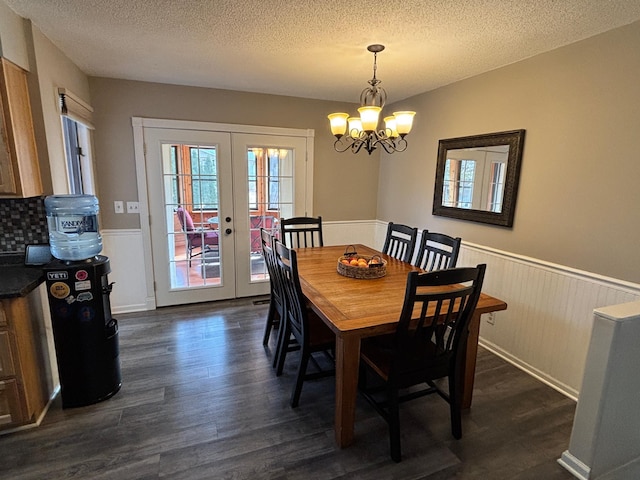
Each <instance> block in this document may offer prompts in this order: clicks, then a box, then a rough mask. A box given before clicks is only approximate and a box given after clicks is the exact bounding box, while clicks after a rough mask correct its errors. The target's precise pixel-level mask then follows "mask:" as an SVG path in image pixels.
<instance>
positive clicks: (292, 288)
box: [274, 239, 336, 408]
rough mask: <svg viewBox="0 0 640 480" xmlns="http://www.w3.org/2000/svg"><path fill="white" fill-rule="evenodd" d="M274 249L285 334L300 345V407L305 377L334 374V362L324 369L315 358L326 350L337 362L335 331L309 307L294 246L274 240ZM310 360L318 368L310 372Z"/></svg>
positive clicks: (294, 396)
mask: <svg viewBox="0 0 640 480" xmlns="http://www.w3.org/2000/svg"><path fill="white" fill-rule="evenodd" d="M274 252H275V257H276V263H277V265H278V269H279V274H280V276H281V279H282V285H283V289H284V296H285V305H286V307H285V309H284V312H285V321H284V322H283V325H282V326H281V328H282V331H283V335H286V336H285V337H284V338H288V337H289V335H291V336H293V337H294V338H295V339H296V341H297V342H298V344H299V345H300V359H299V363H298V372H297V375H296V382H295V385H294V388H293V392H292V393H291V406H292V407H294V408H295V407H297V406H298V403H299V401H300V394H301V392H302V384H303V383H304V381H305V380H312V379H316V378H322V377H327V376H330V375H335V364H334V365H333V366H332V368H331V369H322V368H321V367H320V365H319V363H318V362H317V361H316V360H315V359H314V358H313V354H314V353H318V352H323V353H325V355H326V356H327V357H328V358H329V359H330V361H331V363H333V362H334V359H333V356H332V355H331V353H330V352H335V342H336V337H335V334H334V333H333V332H332V331H331V329H329V327H327V325H326V324H325V323H324V322H323V321H322V320H321V319H320V318H319V317H318V316H317V315H316V314H315V313H314V312H313V311H312V310H311V309H308V308H307V307H306V299H305V297H304V294H303V293H302V288H301V287H300V278H299V276H298V260H297V255H296V252H295V250H293V249H290V248H287V247H286V246H285V245H284V244H283V243H282V242H280V241H279V240H277V239H276V240H274ZM309 361H312V363H314V365H315V367H316V371H314V372H311V373H309V372H307V370H308V366H309Z"/></svg>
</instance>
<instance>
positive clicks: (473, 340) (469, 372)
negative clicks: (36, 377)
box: [462, 313, 480, 409]
mask: <svg viewBox="0 0 640 480" xmlns="http://www.w3.org/2000/svg"><path fill="white" fill-rule="evenodd" d="M479 335H480V314H478V313H474V314H473V317H472V318H471V323H470V324H469V337H468V338H467V358H466V362H465V366H464V374H463V378H464V387H463V389H462V408H463V409H466V408H471V400H472V398H473V382H474V380H475V376H476V357H477V355H478V337H479Z"/></svg>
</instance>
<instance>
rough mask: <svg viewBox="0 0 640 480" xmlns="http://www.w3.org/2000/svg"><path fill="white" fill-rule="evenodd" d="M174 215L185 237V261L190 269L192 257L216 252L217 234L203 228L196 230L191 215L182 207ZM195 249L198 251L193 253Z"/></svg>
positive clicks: (217, 246)
mask: <svg viewBox="0 0 640 480" xmlns="http://www.w3.org/2000/svg"><path fill="white" fill-rule="evenodd" d="M176 215H177V217H178V221H179V222H180V226H181V227H182V231H183V232H185V233H186V235H187V260H188V261H189V267H191V259H192V258H193V257H197V256H199V255H203V254H204V253H206V252H209V251H217V250H218V248H219V245H218V240H219V239H218V232H216V231H215V230H208V229H205V228H196V227H195V224H194V223H193V218H192V217H191V214H190V213H189V212H188V211H187V210H186V209H185V208H183V207H178V208H177V209H176ZM196 248H199V249H200V251H199V252H196V253H194V249H196Z"/></svg>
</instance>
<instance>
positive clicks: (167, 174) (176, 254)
mask: <svg viewBox="0 0 640 480" xmlns="http://www.w3.org/2000/svg"><path fill="white" fill-rule="evenodd" d="M162 151H163V176H164V198H165V215H166V218H165V221H166V223H167V232H169V238H168V242H167V244H168V249H169V250H168V254H169V277H170V279H169V280H170V281H169V285H170V288H171V289H185V288H200V287H204V286H212V285H221V284H222V280H223V279H222V275H221V268H220V267H221V265H220V246H219V242H218V239H219V223H218V205H219V196H218V164H217V148H216V147H215V146H208V145H206V146H204V145H185V144H166V145H163V148H162Z"/></svg>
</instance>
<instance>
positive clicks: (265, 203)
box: [247, 146, 293, 282]
mask: <svg viewBox="0 0 640 480" xmlns="http://www.w3.org/2000/svg"><path fill="white" fill-rule="evenodd" d="M247 162H248V163H247V167H248V170H247V171H248V179H247V181H248V192H249V202H248V203H249V212H248V213H249V234H250V236H251V238H250V245H251V248H250V253H249V254H250V256H251V258H250V265H251V281H252V282H258V281H264V280H265V279H266V278H268V273H267V269H266V266H265V264H264V260H263V258H262V249H261V242H260V229H261V228H264V229H265V230H267V231H269V232H270V233H271V234H272V235H275V236H278V235H279V228H280V218H281V216H283V215H284V216H287V215H288V216H290V214H291V212H292V203H291V204H290V205H283V203H282V200H283V198H289V199H291V200H292V198H293V188H292V183H291V181H290V180H291V176H290V175H286V174H285V172H292V171H293V168H292V165H293V150H292V149H290V148H273V147H269V148H267V147H264V146H255V147H251V148H248V149H247ZM287 189H288V190H290V191H289V193H288V194H285V190H287ZM291 200H289V202H291Z"/></svg>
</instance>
